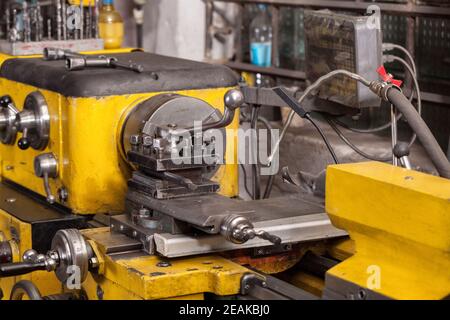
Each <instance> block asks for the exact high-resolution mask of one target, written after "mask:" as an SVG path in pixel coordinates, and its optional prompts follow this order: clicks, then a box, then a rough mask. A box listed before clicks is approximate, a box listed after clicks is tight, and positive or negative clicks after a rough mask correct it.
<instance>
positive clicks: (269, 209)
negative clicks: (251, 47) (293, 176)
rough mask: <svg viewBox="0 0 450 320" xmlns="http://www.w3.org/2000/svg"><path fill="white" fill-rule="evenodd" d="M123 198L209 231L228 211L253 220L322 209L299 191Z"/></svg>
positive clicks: (216, 229)
mask: <svg viewBox="0 0 450 320" xmlns="http://www.w3.org/2000/svg"><path fill="white" fill-rule="evenodd" d="M127 199H128V200H130V201H132V202H134V203H139V204H140V205H143V206H145V207H147V208H151V209H153V210H155V211H158V212H160V213H162V214H165V215H168V216H171V217H173V218H175V219H177V220H180V221H183V222H187V223H189V224H191V225H193V226H195V227H197V228H199V229H201V230H202V231H205V232H207V233H211V234H215V233H218V232H219V230H220V224H221V223H222V220H223V219H224V218H225V217H226V216H228V215H231V214H238V215H242V216H245V217H247V218H248V219H249V220H250V221H251V222H253V223H254V222H258V221H264V220H275V219H281V218H288V217H297V216H303V215H309V214H314V213H323V212H324V208H323V206H322V205H321V203H320V202H319V201H320V200H318V199H316V198H314V197H311V196H303V195H302V197H300V196H299V195H290V196H286V197H279V198H272V199H264V200H254V201H253V200H252V201H243V200H237V199H230V198H228V197H224V196H221V195H218V194H213V195H205V196H192V197H187V198H177V199H171V200H157V199H154V198H152V197H150V196H148V195H145V194H143V193H140V192H129V193H128V195H127Z"/></svg>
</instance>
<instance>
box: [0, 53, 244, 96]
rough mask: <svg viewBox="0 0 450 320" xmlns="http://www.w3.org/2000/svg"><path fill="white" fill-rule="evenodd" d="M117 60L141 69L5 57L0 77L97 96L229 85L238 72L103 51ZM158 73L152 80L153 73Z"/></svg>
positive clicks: (72, 94) (154, 57) (191, 62)
mask: <svg viewBox="0 0 450 320" xmlns="http://www.w3.org/2000/svg"><path fill="white" fill-rule="evenodd" d="M106 56H107V57H116V58H117V59H118V60H119V62H121V63H125V64H129V63H130V61H131V62H133V63H137V64H140V65H142V66H143V67H144V72H143V73H137V72H133V71H129V70H125V69H120V68H116V69H114V68H86V69H84V70H79V71H68V70H66V67H65V61H44V60H42V59H40V58H31V59H26V58H20V59H19V58H14V59H9V60H6V61H5V62H4V63H3V64H2V66H1V69H0V77H3V78H6V79H9V80H13V81H17V82H21V83H24V84H28V85H32V86H35V87H37V88H40V89H46V90H50V91H54V92H57V93H60V94H62V95H64V96H66V97H98V96H112V95H123V94H133V93H146V92H163V91H177V90H192V89H207V88H221V87H231V86H235V85H237V83H238V79H239V78H238V76H237V74H235V73H234V72H233V71H231V69H229V68H227V67H225V66H221V65H212V64H207V63H202V62H195V61H190V60H184V59H178V58H172V57H166V56H161V55H157V54H151V53H146V52H138V51H137V52H130V53H120V54H119V53H118V54H113V55H106ZM152 73H156V74H157V75H158V79H157V80H155V78H154V75H152Z"/></svg>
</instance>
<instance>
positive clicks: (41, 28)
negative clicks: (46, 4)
mask: <svg viewBox="0 0 450 320" xmlns="http://www.w3.org/2000/svg"><path fill="white" fill-rule="evenodd" d="M36 10H37V20H38V21H37V23H38V24H37V29H36V33H37V38H38V41H42V38H44V22H43V18H42V10H41V5H40V4H39V3H37V5H36Z"/></svg>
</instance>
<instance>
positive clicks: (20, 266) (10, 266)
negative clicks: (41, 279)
mask: <svg viewBox="0 0 450 320" xmlns="http://www.w3.org/2000/svg"><path fill="white" fill-rule="evenodd" d="M38 270H47V266H46V263H45V261H43V262H18V263H5V264H0V278H5V277H14V276H20V275H23V274H27V273H30V272H33V271H38Z"/></svg>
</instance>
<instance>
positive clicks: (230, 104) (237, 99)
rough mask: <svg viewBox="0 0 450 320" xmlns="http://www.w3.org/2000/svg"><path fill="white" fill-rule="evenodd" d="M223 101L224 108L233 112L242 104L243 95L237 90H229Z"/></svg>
mask: <svg viewBox="0 0 450 320" xmlns="http://www.w3.org/2000/svg"><path fill="white" fill-rule="evenodd" d="M224 101H225V106H226V107H227V108H228V109H230V110H233V111H234V110H236V109H237V108H240V107H241V106H242V105H243V104H244V94H243V93H242V92H241V91H240V90H238V89H231V90H229V91H228V92H227V93H226V94H225V97H224Z"/></svg>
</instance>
